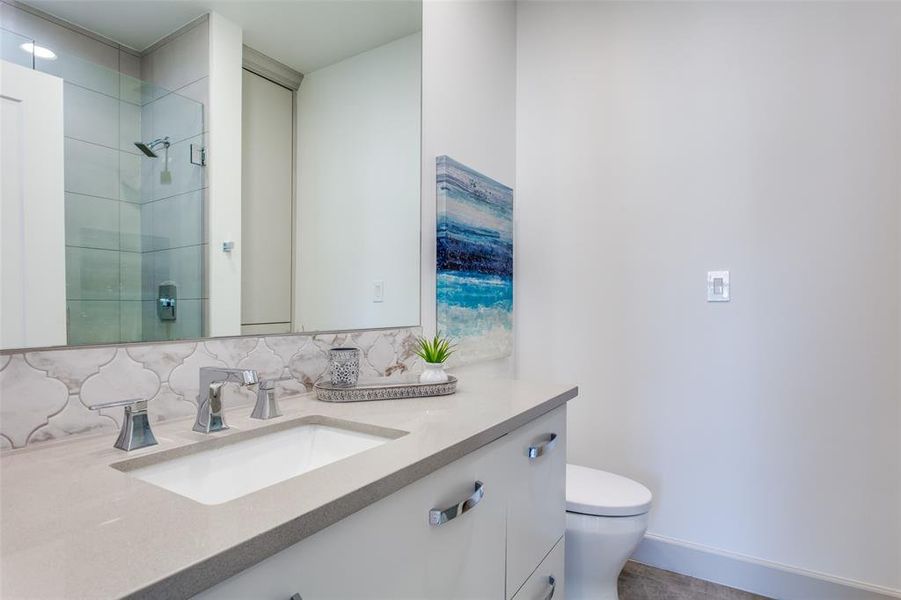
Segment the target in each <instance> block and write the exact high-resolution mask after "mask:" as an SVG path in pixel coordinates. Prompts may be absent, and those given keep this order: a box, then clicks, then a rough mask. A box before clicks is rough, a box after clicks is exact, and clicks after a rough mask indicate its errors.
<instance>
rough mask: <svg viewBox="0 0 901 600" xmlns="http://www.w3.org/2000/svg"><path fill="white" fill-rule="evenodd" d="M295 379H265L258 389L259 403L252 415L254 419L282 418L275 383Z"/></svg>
mask: <svg viewBox="0 0 901 600" xmlns="http://www.w3.org/2000/svg"><path fill="white" fill-rule="evenodd" d="M289 379H293V377H278V378H276V379H263V380H262V381H260V387H259V388H257V403H256V404H255V405H254V407H253V412H252V413H251V414H250V416H251V418H253V419H274V418H275V417H280V416H282V411H281V410H279V407H278V398H276V397H275V382H276V381H287V380H289Z"/></svg>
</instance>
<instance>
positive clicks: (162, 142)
mask: <svg viewBox="0 0 901 600" xmlns="http://www.w3.org/2000/svg"><path fill="white" fill-rule="evenodd" d="M135 146H137V147H138V150H140V151H141V152H143V153H144V154H146V155H147V156H149V157H150V158H157V153H156V152H154V149H156V148H158V147H159V146H162V147H163V148H168V147H169V138H168V137H164V138H159V139H157V140H153V141H152V142H147V143H145V142H135Z"/></svg>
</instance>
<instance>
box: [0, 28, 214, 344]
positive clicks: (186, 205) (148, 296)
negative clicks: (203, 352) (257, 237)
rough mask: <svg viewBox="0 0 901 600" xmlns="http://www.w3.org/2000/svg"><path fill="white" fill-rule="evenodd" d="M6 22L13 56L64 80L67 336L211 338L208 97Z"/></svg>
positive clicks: (92, 340) (5, 42)
mask: <svg viewBox="0 0 901 600" xmlns="http://www.w3.org/2000/svg"><path fill="white" fill-rule="evenodd" d="M2 33H3V36H2V51H3V55H2V58H3V60H9V61H11V62H17V64H22V65H23V66H26V67H29V68H35V69H37V70H40V71H44V72H47V73H50V74H53V75H56V76H58V77H61V78H62V79H63V80H64V83H63V88H64V90H63V91H64V96H63V97H64V103H63V113H64V136H65V139H64V141H63V143H64V148H65V158H64V161H65V165H64V167H65V222H66V226H65V247H66V307H67V313H68V324H67V335H68V343H69V344H70V345H79V344H104V343H116V342H130V341H147V340H168V339H184V338H197V337H201V336H202V335H203V334H204V331H203V321H204V319H203V310H204V305H205V303H206V292H205V290H206V285H205V284H204V277H205V270H206V269H205V265H204V260H205V257H206V244H207V240H206V239H205V237H204V231H205V227H204V223H203V219H204V214H205V211H204V202H205V189H204V188H205V177H204V167H203V166H202V165H201V164H197V163H199V162H201V161H200V160H199V159H200V157H201V156H202V148H203V146H204V125H203V105H202V104H201V103H200V102H197V101H195V100H193V99H191V98H188V97H186V96H184V95H181V94H178V93H176V92H172V91H170V90H166V89H164V88H161V87H159V86H156V85H154V84H152V83H150V82H147V81H142V80H141V79H138V78H135V77H131V76H128V75H126V74H124V73H119V72H118V71H115V70H111V69H108V68H105V67H103V66H100V65H97V64H95V63H92V62H90V61H87V60H84V59H82V58H79V57H77V56H73V55H70V54H67V53H62V52H60V53H59V54H58V55H56V56H55V57H54V58H53V59H50V58H44V59H41V58H34V57H35V55H34V54H31V53H29V52H26V51H25V50H23V46H22V45H23V44H27V43H33V42H32V40H31V39H29V38H26V37H24V36H20V35H17V34H13V33H12V32H7V31H3V32H2ZM37 44H40V40H38V41H37ZM32 47H33V46H32ZM29 57H31V59H29ZM32 59H33V60H32ZM192 146H193V147H194V149H196V150H197V151H196V152H194V153H193V154H192ZM192 159H193V162H192ZM61 242H62V240H61ZM161 299H162V304H164V305H165V306H161Z"/></svg>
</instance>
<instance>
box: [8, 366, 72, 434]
mask: <svg viewBox="0 0 901 600" xmlns="http://www.w3.org/2000/svg"><path fill="white" fill-rule="evenodd" d="M68 400H69V390H68V389H67V388H66V386H65V384H64V383H63V382H61V381H60V380H59V379H53V378H50V377H48V376H47V373H46V372H45V371H41V370H39V369H35V368H34V367H32V366H31V365H29V364H28V363H27V362H26V361H25V357H24V356H22V355H21V354H18V355H14V356H12V358H11V359H10V361H9V362H8V363H7V364H6V367H4V369H3V370H2V371H0V427H2V428H3V430H2V432H0V433H2V434H3V435H4V437H6V438H7V439H8V440H9V441H10V443H11V444H12V445H13V446H14V447H16V448H19V447H21V446H24V445H25V444H26V443H28V438H29V436H30V435H31V432H33V431H34V430H35V429H37V428H38V427H40V426H41V425H44V424H46V423H47V421H48V419H49V418H50V417H51V416H52V415H55V414H56V413H58V412H59V411H61V410H63V408H65V406H66V403H67V402H68Z"/></svg>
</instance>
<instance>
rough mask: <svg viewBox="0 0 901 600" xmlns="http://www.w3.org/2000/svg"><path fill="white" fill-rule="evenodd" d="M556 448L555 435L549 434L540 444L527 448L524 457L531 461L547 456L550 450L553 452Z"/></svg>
mask: <svg viewBox="0 0 901 600" xmlns="http://www.w3.org/2000/svg"><path fill="white" fill-rule="evenodd" d="M556 446H557V434H556V433H549V434H548V437H547V440H546V441H544V442H541V443H540V444H536V445H534V446H529V449H528V451H527V452H526V455H527V456H528V457H529V460H533V459H536V458H538V457H539V456H541V455H542V454H547V453H548V452H550V451H551V450H553V449H554V448H555V447H556Z"/></svg>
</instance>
